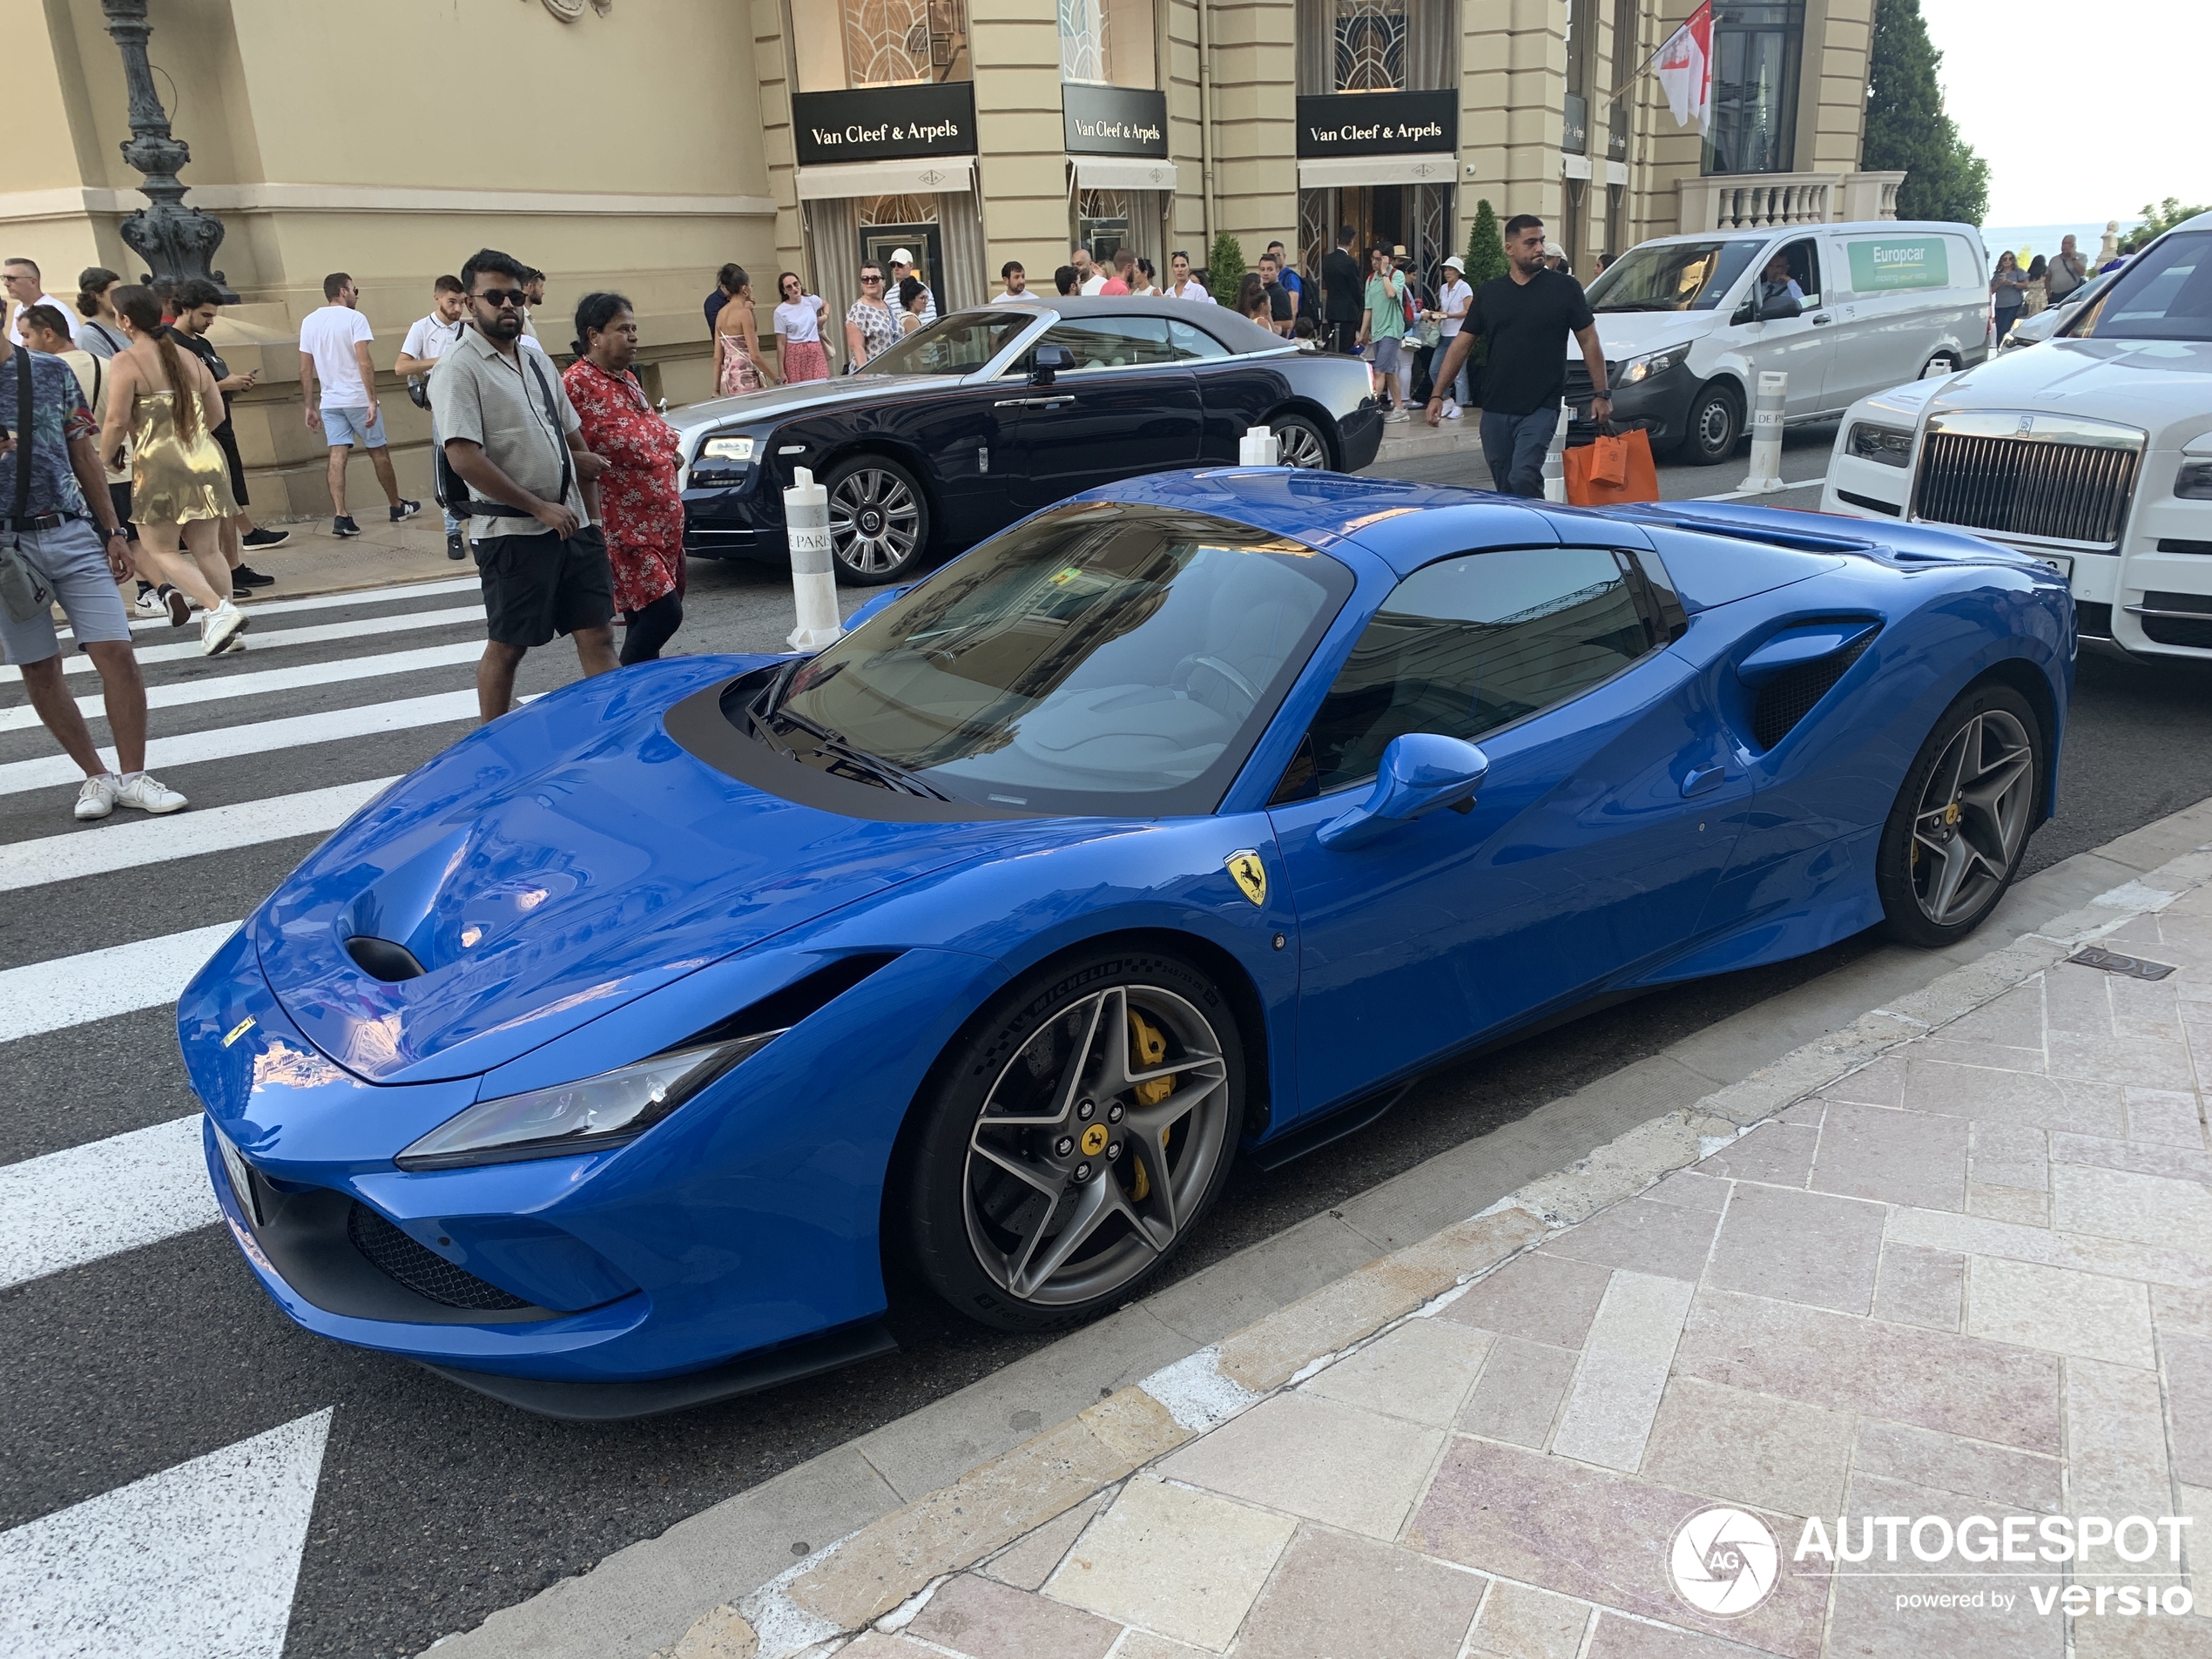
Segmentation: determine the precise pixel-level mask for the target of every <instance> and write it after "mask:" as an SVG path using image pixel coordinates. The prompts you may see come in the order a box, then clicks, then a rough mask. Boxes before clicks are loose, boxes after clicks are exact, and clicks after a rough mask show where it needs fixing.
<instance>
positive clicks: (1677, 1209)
mask: <svg viewBox="0 0 2212 1659" xmlns="http://www.w3.org/2000/svg"><path fill="white" fill-rule="evenodd" d="M1719 1219H1720V1217H1718V1216H1716V1215H1713V1214H1711V1213H1710V1212H1709V1211H1698V1210H1684V1209H1683V1208H1682V1207H1681V1206H1680V1205H1677V1204H1653V1203H1652V1202H1651V1201H1650V1200H1649V1199H1648V1198H1631V1199H1629V1201H1628V1202H1627V1203H1626V1204H1615V1205H1614V1206H1613V1207H1612V1208H1611V1209H1610V1210H1601V1211H1598V1213H1597V1214H1595V1216H1592V1217H1590V1218H1589V1219H1588V1221H1586V1222H1584V1223H1583V1224H1581V1226H1579V1227H1570V1228H1568V1230H1567V1231H1565V1232H1563V1233H1561V1234H1560V1235H1559V1236H1558V1237H1557V1238H1554V1239H1553V1240H1552V1241H1551V1242H1550V1243H1548V1244H1546V1245H1545V1246H1544V1253H1545V1254H1547V1255H1551V1256H1565V1257H1568V1258H1570V1259H1572V1260H1575V1261H1582V1262H1595V1263H1596V1264H1598V1265H1599V1266H1601V1267H1626V1268H1629V1269H1632V1270H1633V1271H1636V1272H1639V1273H1656V1274H1659V1275H1661V1276H1662V1277H1664V1278H1682V1279H1690V1280H1695V1279H1696V1278H1697V1276H1698V1275H1699V1274H1701V1273H1703V1271H1705V1256H1706V1252H1707V1251H1710V1249H1711V1248H1712V1244H1713V1228H1714V1224H1716V1222H1718V1221H1719Z"/></svg>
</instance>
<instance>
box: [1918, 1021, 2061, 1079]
mask: <svg viewBox="0 0 2212 1659" xmlns="http://www.w3.org/2000/svg"><path fill="white" fill-rule="evenodd" d="M1952 1029H1953V1028H1952V1027H1950V1026H1946V1027H1944V1028H1943V1035H1939V1036H1933V1037H1925V1038H1923V1039H1922V1040H1921V1041H1920V1042H1919V1043H1917V1044H1916V1045H1914V1048H1913V1050H1912V1052H1913V1053H1914V1054H1915V1055H1918V1056H1919V1058H1921V1059H1924V1060H1940V1061H1942V1062H1944V1063H1945V1064H1946V1065H1952V1066H1986V1067H1993V1068H1995V1069H1997V1070H2000V1071H2033V1072H2040V1071H2041V1070H2042V1069H2044V1068H2043V1050H2042V1049H2040V1048H2035V1049H2008V1048H2006V1047H2005V1046H2004V1045H2003V1044H2002V1043H1997V1042H1960V1041H1959V1040H1958V1039H1956V1038H1954V1037H1953V1036H1952V1035H1951V1032H1952Z"/></svg>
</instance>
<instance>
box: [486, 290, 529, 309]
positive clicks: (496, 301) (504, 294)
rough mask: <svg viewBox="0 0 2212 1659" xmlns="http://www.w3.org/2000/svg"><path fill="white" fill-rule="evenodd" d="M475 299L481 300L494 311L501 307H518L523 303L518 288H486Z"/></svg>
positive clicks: (521, 294) (521, 293)
mask: <svg viewBox="0 0 2212 1659" xmlns="http://www.w3.org/2000/svg"><path fill="white" fill-rule="evenodd" d="M475 298H477V299H479V300H482V301H483V302H484V303H485V304H486V305H488V306H489V307H492V308H493V309H494V310H497V309H498V308H500V307H502V306H519V305H522V304H523V303H524V301H523V291H522V290H521V289H520V288H486V289H485V290H484V291H483V292H482V293H480V294H477V295H476V296H475Z"/></svg>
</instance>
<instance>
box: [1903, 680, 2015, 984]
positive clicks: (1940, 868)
mask: <svg viewBox="0 0 2212 1659" xmlns="http://www.w3.org/2000/svg"><path fill="white" fill-rule="evenodd" d="M2043 771H2044V765H2043V752H2042V732H2041V727H2040V722H2038V720H2037V719H2036V718H2035V713H2034V711H2033V710H2032V709H2030V708H2029V707H2028V705H2027V702H2026V700H2025V699H2024V698H2021V697H2020V694H2019V693H2018V692H2016V691H2013V690H2012V689H2011V688H2010V687H2008V686H2004V685H1982V686H1979V687H1977V688H1975V689H1974V690H1973V691H1968V692H1967V694H1966V696H1964V697H1962V698H1959V700H1958V701H1957V702H1956V703H1953V704H1952V705H1951V707H1950V708H1948V709H1946V711H1944V715H1943V718H1941V719H1940V720H1938V721H1937V722H1936V724H1935V728H1934V730H1933V731H1932V732H1929V734H1928V738H1927V741H1926V742H1925V744H1923V745H1921V748H1920V752H1919V756H1918V757H1917V758H1916V759H1914V761H1913V763H1912V770H1911V771H1910V772H1907V773H1906V774H1905V787H1904V788H1903V789H1902V790H1900V791H1899V792H1898V799H1897V805H1896V806H1895V807H1893V808H1892V811H1891V813H1890V821H1889V825H1888V827H1887V828H1886V829H1885V831H1884V833H1883V838H1882V842H1883V844H1882V851H1881V858H1880V865H1879V868H1878V881H1879V885H1880V887H1881V892H1882V903H1883V908H1884V910H1885V913H1886V914H1887V916H1888V918H1889V923H1890V929H1891V931H1892V933H1894V934H1898V936H1900V937H1902V938H1904V939H1905V940H1907V941H1910V942H1912V943H1913V944H1917V945H1925V946H1931V947H1933V946H1938V945H1945V944H1948V943H1950V942H1951V941H1952V940H1954V939H1958V938H1961V937H1963V936H1964V935H1965V934H1968V933H1971V932H1972V931H1973V929H1974V927H1976V926H1978V925H1979V923H1980V921H1981V920H1982V919H1983V918H1984V917H1985V916H1986V915H1987V914H1989V913H1990V911H1991V910H1992V909H1993V908H1994V907H1996V904H1997V900H1999V898H2000V897H2001V896H2002V895H2003V894H2004V891H2005V889H2006V887H2008V886H2010V885H2011V883H2012V880H2013V876H2014V875H2015V874H2016V873H2018V872H2019V869H2020V855H2021V854H2022V853H2023V852H2025V851H2026V849H2027V838H2028V835H2029V833H2031V832H2032V831H2033V829H2034V827H2035V826H2036V824H2037V822H2038V821H2039V819H2040V817H2041V812H2040V807H2041V801H2042V779H2043Z"/></svg>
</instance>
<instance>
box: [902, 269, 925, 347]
mask: <svg viewBox="0 0 2212 1659" xmlns="http://www.w3.org/2000/svg"><path fill="white" fill-rule="evenodd" d="M932 298H933V296H932V295H931V293H930V292H929V285H928V284H927V283H926V282H924V281H923V280H921V278H920V277H900V279H899V332H900V334H913V333H914V331H915V330H916V329H917V328H920V327H922V326H923V324H925V323H927V321H928V320H929V307H930V304H931V300H932Z"/></svg>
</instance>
